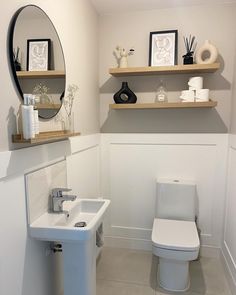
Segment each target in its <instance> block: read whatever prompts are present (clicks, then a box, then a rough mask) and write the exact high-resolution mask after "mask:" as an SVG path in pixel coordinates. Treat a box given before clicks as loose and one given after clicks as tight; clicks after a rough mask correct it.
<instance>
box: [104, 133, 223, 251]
mask: <svg viewBox="0 0 236 295" xmlns="http://www.w3.org/2000/svg"><path fill="white" fill-rule="evenodd" d="M227 143H228V136H227V135H220V134H216V135H213V134H208V135H201V134H198V135H197V134H196V135H193V134H186V135H181V134H176V135H174V134H170V135H167V134H164V135H161V134H159V135H158V134H155V135H148V134H129V135H128V134H103V135H102V194H103V196H106V197H108V198H110V199H111V206H110V207H111V208H110V220H109V222H108V224H107V239H106V241H107V243H108V245H111V246H114V245H115V246H121V247H131V248H139V249H151V231H152V223H153V219H154V216H155V200H156V177H167V178H168V177H171V178H177V179H178V178H182V179H192V180H194V181H196V184H197V194H198V202H199V209H198V224H199V227H200V229H201V245H202V246H206V247H205V249H206V248H208V247H212V248H220V245H221V236H222V227H223V214H224V202H225V178H226V156H227ZM219 159H220V161H219Z"/></svg>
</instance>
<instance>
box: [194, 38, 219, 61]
mask: <svg viewBox="0 0 236 295" xmlns="http://www.w3.org/2000/svg"><path fill="white" fill-rule="evenodd" d="M205 52H209V54H210V56H209V57H208V58H206V59H203V58H202V56H203V54H204V53H205ZM217 57H218V50H217V48H216V47H215V46H214V45H213V44H211V42H210V41H209V40H206V41H205V43H204V44H203V46H202V47H200V48H199V49H198V50H197V52H196V57H195V58H196V63H197V64H213V63H214V62H215V61H216V60H217Z"/></svg>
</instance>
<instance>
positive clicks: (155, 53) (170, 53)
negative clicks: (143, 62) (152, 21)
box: [149, 30, 178, 67]
mask: <svg viewBox="0 0 236 295" xmlns="http://www.w3.org/2000/svg"><path fill="white" fill-rule="evenodd" d="M177 46H178V31H177V30H170V31H158V32H150V39H149V66H153V67H155V66H173V65H176V64H177Z"/></svg>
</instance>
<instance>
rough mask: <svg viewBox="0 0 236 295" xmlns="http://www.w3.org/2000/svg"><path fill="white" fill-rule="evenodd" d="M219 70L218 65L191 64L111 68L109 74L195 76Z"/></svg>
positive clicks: (115, 75)
mask: <svg viewBox="0 0 236 295" xmlns="http://www.w3.org/2000/svg"><path fill="white" fill-rule="evenodd" d="M219 68H220V64H219V63H214V64H192V65H176V66H168V67H166V66H163V67H135V68H111V69H109V74H111V75H112V76H114V77H125V76H146V75H158V74H196V73H213V72H215V71H217V70H218V69H219Z"/></svg>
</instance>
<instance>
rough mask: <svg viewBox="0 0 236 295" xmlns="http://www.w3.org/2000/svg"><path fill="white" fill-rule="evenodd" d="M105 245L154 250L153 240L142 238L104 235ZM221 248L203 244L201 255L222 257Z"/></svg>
mask: <svg viewBox="0 0 236 295" xmlns="http://www.w3.org/2000/svg"><path fill="white" fill-rule="evenodd" d="M104 245H105V247H112V248H126V249H133V250H143V251H152V242H151V241H150V240H144V239H143V240H142V239H129V238H123V237H109V236H106V237H104ZM220 253H221V251H220V248H218V247H213V246H206V245H202V246H201V249H200V255H201V256H202V257H212V258H219V257H220Z"/></svg>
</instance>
